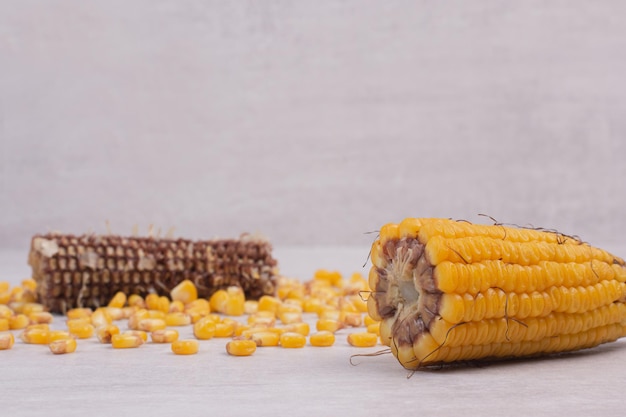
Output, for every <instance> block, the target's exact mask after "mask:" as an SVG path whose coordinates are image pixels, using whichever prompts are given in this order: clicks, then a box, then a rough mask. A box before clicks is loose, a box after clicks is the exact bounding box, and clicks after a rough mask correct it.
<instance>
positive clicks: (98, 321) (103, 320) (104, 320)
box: [91, 308, 113, 327]
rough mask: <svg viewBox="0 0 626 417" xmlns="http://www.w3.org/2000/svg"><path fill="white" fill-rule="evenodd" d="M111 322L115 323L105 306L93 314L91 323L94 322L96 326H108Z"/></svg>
mask: <svg viewBox="0 0 626 417" xmlns="http://www.w3.org/2000/svg"><path fill="white" fill-rule="evenodd" d="M111 323H113V319H112V318H111V316H110V315H109V313H108V312H107V311H106V310H105V309H103V308H98V309H97V310H96V311H94V312H93V313H92V314H91V324H93V325H94V327H100V326H106V325H107V324H111Z"/></svg>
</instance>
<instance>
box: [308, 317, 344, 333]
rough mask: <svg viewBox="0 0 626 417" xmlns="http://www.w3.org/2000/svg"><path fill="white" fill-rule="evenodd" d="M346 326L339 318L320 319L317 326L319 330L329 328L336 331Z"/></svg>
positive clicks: (330, 330)
mask: <svg viewBox="0 0 626 417" xmlns="http://www.w3.org/2000/svg"><path fill="white" fill-rule="evenodd" d="M344 327H345V326H344V324H343V323H341V322H340V321H338V320H331V319H320V320H318V321H317V323H316V325H315V328H316V329H317V331H321V330H328V331H329V332H333V333H335V332H336V331H338V330H341V329H343V328H344Z"/></svg>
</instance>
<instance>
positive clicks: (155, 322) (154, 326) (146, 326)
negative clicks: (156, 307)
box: [138, 318, 167, 332]
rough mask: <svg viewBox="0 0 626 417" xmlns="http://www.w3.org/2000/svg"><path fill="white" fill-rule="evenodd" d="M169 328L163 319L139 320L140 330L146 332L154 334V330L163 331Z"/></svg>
mask: <svg viewBox="0 0 626 417" xmlns="http://www.w3.org/2000/svg"><path fill="white" fill-rule="evenodd" d="M166 327H167V325H166V324H165V320H163V319H149V318H148V319H142V320H139V323H138V330H143V331H144V332H152V331H154V330H163V329H165V328H166Z"/></svg>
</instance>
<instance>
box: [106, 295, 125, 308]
mask: <svg viewBox="0 0 626 417" xmlns="http://www.w3.org/2000/svg"><path fill="white" fill-rule="evenodd" d="M125 304H126V294H124V293H123V292H122V291H118V292H116V293H115V295H114V296H113V298H111V301H109V304H108V306H109V307H117V308H122V307H124V305H125Z"/></svg>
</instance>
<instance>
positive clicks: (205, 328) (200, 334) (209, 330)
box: [193, 317, 216, 340]
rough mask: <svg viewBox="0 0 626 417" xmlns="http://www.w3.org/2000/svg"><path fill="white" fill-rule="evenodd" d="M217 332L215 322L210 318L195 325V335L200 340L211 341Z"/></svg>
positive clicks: (205, 318)
mask: <svg viewBox="0 0 626 417" xmlns="http://www.w3.org/2000/svg"><path fill="white" fill-rule="evenodd" d="M215 330H216V326H215V322H214V321H213V320H212V319H211V318H209V317H204V318H201V319H200V320H198V321H197V322H195V323H194V325H193V335H194V336H195V337H196V338H197V339H200V340H207V339H211V338H212V337H213V336H215Z"/></svg>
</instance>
